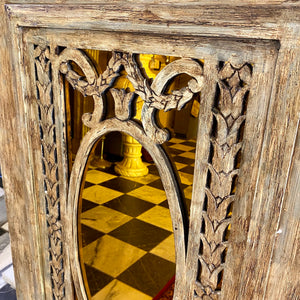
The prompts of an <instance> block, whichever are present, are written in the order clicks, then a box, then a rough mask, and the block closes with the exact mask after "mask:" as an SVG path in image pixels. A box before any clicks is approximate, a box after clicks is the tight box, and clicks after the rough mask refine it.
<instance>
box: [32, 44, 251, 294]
mask: <svg viewBox="0 0 300 300" xmlns="http://www.w3.org/2000/svg"><path fill="white" fill-rule="evenodd" d="M34 56H35V66H36V86H37V103H38V106H39V120H40V128H41V131H40V132H41V147H42V155H43V157H42V161H43V170H44V176H45V179H44V182H45V199H46V207H45V209H46V215H47V224H48V225H47V226H48V232H49V233H48V236H49V268H50V274H51V278H52V292H53V297H54V298H55V299H64V298H65V297H66V295H65V288H64V286H65V282H64V272H65V270H64V260H63V251H66V249H69V251H70V256H71V268H72V273H73V280H74V284H75V288H76V293H77V297H79V298H80V299H87V295H86V293H85V287H84V283H83V279H82V276H81V268H80V262H79V255H78V249H77V247H78V246H77V245H78V241H77V238H78V237H77V215H78V211H77V205H78V199H79V193H80V184H81V180H82V176H83V171H84V166H85V164H86V159H87V157H88V154H89V152H90V151H91V149H92V146H93V145H94V144H95V142H96V141H97V140H98V139H99V138H100V137H101V135H103V134H106V133H107V132H110V131H115V130H118V131H122V132H125V133H127V134H130V135H132V136H133V137H134V138H135V139H137V140H138V141H139V142H140V143H141V144H142V145H143V146H144V147H145V148H146V149H147V150H148V151H149V153H150V154H151V156H152V157H153V159H154V161H155V162H156V164H157V166H158V168H159V170H160V173H161V177H162V182H163V184H164V188H165V190H166V193H167V197H168V201H169V207H170V213H171V217H172V222H173V230H174V236H175V248H176V264H177V268H176V278H177V280H176V285H175V293H174V299H182V298H184V297H186V296H187V293H191V295H193V296H192V297H193V298H200V299H206V298H207V297H208V298H209V299H219V297H220V294H221V287H222V281H223V280H224V267H225V261H226V253H227V248H228V235H229V228H230V223H231V214H232V204H233V202H234V200H235V198H236V197H235V194H236V189H237V181H238V173H239V167H240V165H241V163H242V160H241V157H242V153H241V149H242V143H243V134H244V127H245V124H246V123H245V122H246V113H247V105H248V101H249V99H248V98H249V91H250V90H251V80H252V73H253V66H252V65H251V64H250V63H249V62H247V61H245V62H242V63H241V62H240V63H239V64H236V63H232V62H230V61H226V62H224V61H214V63H212V62H211V61H210V60H209V59H207V61H206V60H204V67H203V66H202V63H200V62H199V61H197V60H194V59H191V58H182V59H179V60H176V61H174V62H172V63H170V64H169V65H167V66H166V67H165V68H164V69H163V70H162V71H160V73H159V74H158V75H157V77H156V78H155V80H154V81H153V82H152V84H150V81H149V79H147V78H145V77H144V76H143V75H142V72H141V70H140V66H139V64H138V63H137V61H136V56H137V54H133V53H126V52H113V55H112V58H111V59H110V61H109V62H108V66H107V69H106V70H105V71H104V73H103V74H100V75H98V74H97V72H96V68H95V66H93V64H92V63H91V61H90V60H89V58H88V57H87V56H86V55H85V54H84V53H83V52H82V51H81V50H78V49H72V48H65V49H64V50H62V52H61V53H58V54H57V55H55V56H52V59H53V60H54V61H50V56H49V47H45V46H36V47H35V55H34ZM71 62H73V63H75V64H76V65H77V66H78V67H79V68H80V69H81V70H82V72H83V73H84V75H85V77H84V78H83V77H82V76H80V75H79V74H78V73H77V72H76V71H74V69H73V68H72V64H71ZM52 63H53V64H54V65H55V66H56V67H57V68H58V72H59V73H60V74H61V75H60V76H65V78H66V80H68V82H69V83H70V84H71V85H72V86H73V88H75V89H77V90H78V91H79V92H81V93H82V94H83V95H84V96H86V95H88V96H92V97H93V99H94V111H93V112H92V113H91V114H84V115H83V116H82V121H83V123H84V124H85V125H86V126H88V127H90V128H91V129H92V130H91V131H90V132H88V134H87V135H86V136H85V137H84V139H83V141H82V143H81V145H80V148H79V151H78V154H77V156H76V159H75V162H74V166H73V169H72V173H71V178H70V182H69V196H68V203H67V212H68V213H67V214H68V215H69V219H71V220H72V222H70V223H69V224H65V225H64V226H63V225H62V223H61V216H60V198H59V186H60V179H59V178H58V173H57V149H56V134H55V130H56V127H55V119H54V117H53V116H54V114H53V109H54V106H53V97H52V93H53V89H52V85H53V83H52V81H51V74H52V73H51V64H52ZM206 64H207V65H206ZM122 66H123V67H124V69H125V71H126V72H127V74H128V75H127V77H128V79H129V80H130V82H131V83H132V85H133V86H134V88H135V91H134V92H129V93H127V92H126V91H125V90H118V89H115V88H112V83H113V81H114V80H115V79H116V78H117V77H118V76H120V72H119V71H120V69H121V67H122ZM205 70H206V71H207V72H208V73H207V74H206V73H205ZM180 73H186V74H188V75H190V76H191V77H192V79H191V80H190V81H189V82H188V85H187V86H186V87H184V88H182V89H181V90H178V91H173V92H172V93H171V94H164V87H165V85H166V84H167V83H168V82H169V81H170V80H172V78H174V77H175V76H176V75H178V74H180ZM109 89H110V90H111V93H112V95H113V99H114V102H115V112H114V113H115V116H114V117H112V118H110V119H107V118H106V115H105V113H104V111H105V102H104V101H103V95H104V93H105V92H106V91H107V90H109ZM201 89H204V93H203V94H204V95H205V94H206V92H205V90H206V91H207V90H209V91H210V93H211V95H212V97H211V99H210V101H206V99H205V98H202V100H201V104H200V105H202V107H203V108H202V110H203V111H206V114H205V115H203V114H202V115H201V113H200V118H199V129H201V128H205V130H206V131H207V132H209V135H207V136H206V137H204V140H203V137H202V140H201V136H199V137H198V146H197V152H198V153H199V152H200V153H201V151H202V150H200V149H199V147H200V148H203V147H202V145H201V144H200V143H202V142H203V143H204V144H206V145H207V150H206V155H205V157H206V158H205V157H204V158H203V159H204V161H205V165H206V174H207V175H206V179H205V185H204V186H201V187H202V188H203V189H204V191H205V194H203V195H204V199H202V206H201V205H198V206H197V207H196V214H192V216H191V220H190V226H192V227H193V226H194V223H195V227H196V228H197V226H198V229H197V230H198V231H199V235H198V236H199V240H195V239H194V236H193V231H192V230H191V229H190V230H189V229H188V225H187V224H188V219H187V217H186V215H187V214H186V213H185V212H184V211H183V199H181V192H180V191H179V184H178V179H177V178H176V176H175V174H174V173H173V169H172V167H171V164H170V160H169V158H168V157H167V155H166V153H165V152H164V150H163V148H161V147H160V145H159V144H162V143H164V142H165V141H167V140H168V139H169V133H168V131H166V130H165V129H163V128H159V126H158V125H157V124H156V122H155V118H154V116H155V113H156V111H157V110H160V109H162V110H165V111H168V110H170V109H181V108H182V107H183V106H184V105H185V104H186V103H187V102H188V101H190V100H191V99H192V96H193V94H194V93H199V92H200V91H201ZM58 91H59V93H61V92H63V91H62V90H59V89H58ZM136 96H140V97H141V98H142V99H143V100H144V105H143V111H142V119H141V121H142V122H141V124H139V122H138V121H136V120H135V119H134V117H133V113H132V112H133V111H132V110H133V106H132V103H133V100H134V97H136ZM56 98H59V97H56ZM200 131H201V130H200ZM200 140H201V141H200ZM204 148H205V147H204ZM195 172H196V173H197V172H199V169H197V167H196V171H195ZM194 185H195V186H197V185H196V184H194ZM193 197H194V198H195V195H194V196H193ZM196 197H197V195H196ZM194 198H193V199H194ZM193 199H192V206H194V207H195V205H196V204H195V203H196V201H197V200H193ZM193 201H194V203H193ZM195 218H197V220H198V221H197V222H196V220H194V219H195ZM194 221H195V222H194ZM193 222H194V223H193ZM62 230H65V231H66V232H67V236H68V237H69V239H68V240H64V241H62V233H61V232H62ZM63 244H65V246H63ZM194 248H195V249H198V251H196V252H195V251H194V254H193V255H192V256H189V255H188V256H186V252H188V253H189V251H191V250H190V249H194ZM191 265H192V266H193V267H192V268H191V269H190V266H191ZM191 270H192V271H193V274H194V275H192V276H193V277H192V279H191V278H190V277H189V275H188V274H189V273H190V272H191ZM189 297H191V296H189Z"/></svg>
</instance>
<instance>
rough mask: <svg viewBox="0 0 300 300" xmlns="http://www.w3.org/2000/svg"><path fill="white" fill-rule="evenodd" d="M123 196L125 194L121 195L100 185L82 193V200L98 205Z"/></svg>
mask: <svg viewBox="0 0 300 300" xmlns="http://www.w3.org/2000/svg"><path fill="white" fill-rule="evenodd" d="M122 195H123V193H120V192H118V191H115V190H112V189H109V188H106V187H104V186H100V185H93V186H90V187H88V188H86V189H84V190H83V192H82V198H84V199H87V200H89V201H92V202H95V203H98V204H103V203H106V202H108V201H110V200H112V199H114V198H117V197H119V196H122Z"/></svg>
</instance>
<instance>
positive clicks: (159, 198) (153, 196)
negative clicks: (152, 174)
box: [128, 185, 167, 204]
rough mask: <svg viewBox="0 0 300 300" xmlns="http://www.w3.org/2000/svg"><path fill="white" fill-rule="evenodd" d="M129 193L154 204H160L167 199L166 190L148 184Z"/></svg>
mask: <svg viewBox="0 0 300 300" xmlns="http://www.w3.org/2000/svg"><path fill="white" fill-rule="evenodd" d="M128 195H130V196H133V197H136V198H140V199H142V200H145V201H148V202H151V203H154V204H159V203H161V202H163V201H164V200H166V199H167V197H166V193H165V191H163V190H160V189H156V188H154V187H151V186H147V185H145V186H142V187H140V188H138V189H135V190H133V191H131V192H130V193H128Z"/></svg>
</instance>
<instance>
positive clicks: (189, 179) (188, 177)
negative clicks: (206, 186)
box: [178, 171, 193, 185]
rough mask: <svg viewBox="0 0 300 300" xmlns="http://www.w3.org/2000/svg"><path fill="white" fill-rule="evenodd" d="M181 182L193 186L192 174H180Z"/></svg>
mask: <svg viewBox="0 0 300 300" xmlns="http://www.w3.org/2000/svg"><path fill="white" fill-rule="evenodd" d="M178 173H179V176H180V179H181V182H182V183H183V184H187V185H191V184H193V175H192V174H188V173H184V172H180V171H179V172H178Z"/></svg>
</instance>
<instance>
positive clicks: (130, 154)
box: [115, 134, 149, 177]
mask: <svg viewBox="0 0 300 300" xmlns="http://www.w3.org/2000/svg"><path fill="white" fill-rule="evenodd" d="M122 138H123V147H124V159H123V160H122V161H121V162H119V163H117V164H116V166H115V171H116V173H118V174H120V175H122V176H126V177H141V176H145V175H147V174H148V172H149V171H148V168H147V166H146V165H145V164H144V163H143V162H142V159H141V156H142V145H141V144H140V143H139V142H137V141H136V140H135V139H134V138H133V137H132V136H130V135H127V134H123V137H122Z"/></svg>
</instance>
